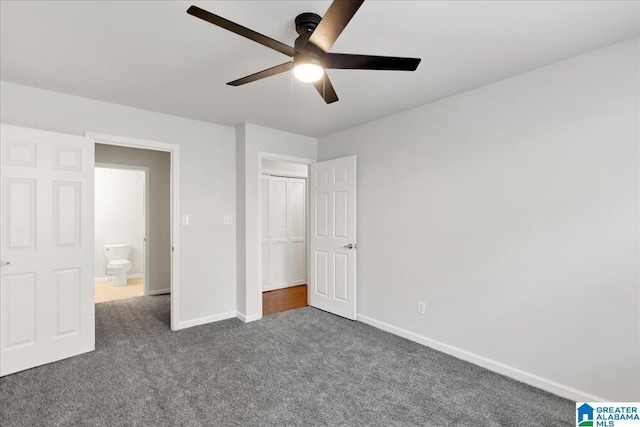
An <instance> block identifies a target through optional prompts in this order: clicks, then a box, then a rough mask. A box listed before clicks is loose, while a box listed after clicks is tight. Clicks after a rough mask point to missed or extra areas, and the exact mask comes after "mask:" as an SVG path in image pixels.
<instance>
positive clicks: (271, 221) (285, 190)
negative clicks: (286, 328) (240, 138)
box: [260, 157, 308, 315]
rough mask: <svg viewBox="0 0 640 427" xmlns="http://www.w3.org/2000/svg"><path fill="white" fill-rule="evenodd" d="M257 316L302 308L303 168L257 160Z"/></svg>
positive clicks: (305, 172)
mask: <svg viewBox="0 0 640 427" xmlns="http://www.w3.org/2000/svg"><path fill="white" fill-rule="evenodd" d="M260 166H261V170H260V172H261V175H260V223H261V226H260V245H261V248H260V249H261V250H260V265H261V275H260V278H261V280H260V285H261V292H262V314H263V315H269V314H274V313H279V312H281V311H286V310H292V309H295V308H301V307H306V306H307V305H308V304H307V292H308V291H307V241H306V235H307V222H308V221H307V197H306V193H307V179H308V166H307V164H303V163H297V162H292V161H284V160H278V159H272V158H266V157H265V158H262V159H261V165H260Z"/></svg>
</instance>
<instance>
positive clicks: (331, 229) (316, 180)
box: [309, 156, 356, 320]
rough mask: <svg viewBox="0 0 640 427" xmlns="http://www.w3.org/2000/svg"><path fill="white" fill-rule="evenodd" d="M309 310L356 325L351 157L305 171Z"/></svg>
mask: <svg viewBox="0 0 640 427" xmlns="http://www.w3.org/2000/svg"><path fill="white" fill-rule="evenodd" d="M310 179H311V181H310V190H309V191H310V195H309V197H310V201H311V215H310V230H311V234H310V238H309V245H310V260H309V267H310V268H309V269H310V274H309V305H311V306H313V307H317V308H319V309H322V310H325V311H328V312H330V313H334V314H337V315H339V316H343V317H346V318H348V319H352V320H355V319H356V156H349V157H343V158H340V159H334V160H327V161H325V162H319V163H315V164H312V165H311V176H310Z"/></svg>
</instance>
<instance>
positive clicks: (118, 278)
mask: <svg viewBox="0 0 640 427" xmlns="http://www.w3.org/2000/svg"><path fill="white" fill-rule="evenodd" d="M102 247H103V248H104V254H105V256H106V257H107V262H108V264H107V270H106V271H105V273H106V274H107V275H109V276H110V277H111V284H112V285H113V286H124V285H126V284H127V272H128V271H129V270H131V261H129V260H128V259H127V258H129V251H130V250H131V245H129V244H128V243H118V244H115V245H103V246H102Z"/></svg>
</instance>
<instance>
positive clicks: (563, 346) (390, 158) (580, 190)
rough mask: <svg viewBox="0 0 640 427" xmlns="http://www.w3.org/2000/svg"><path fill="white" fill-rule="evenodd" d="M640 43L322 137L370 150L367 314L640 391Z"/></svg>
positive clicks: (567, 382) (364, 207)
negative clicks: (421, 311)
mask: <svg viewBox="0 0 640 427" xmlns="http://www.w3.org/2000/svg"><path fill="white" fill-rule="evenodd" d="M638 48H639V46H638V39H635V40H630V41H627V42H624V43H620V44H616V45H613V46H610V47H607V48H604V49H601V50H597V51H594V52H591V53H588V54H585V55H582V56H578V57H575V58H572V59H568V60H565V61H563V62H559V63H557V64H554V65H551V66H548V67H545V68H541V69H538V70H535V71H532V72H530V73H527V74H523V75H520V76H517V77H514V78H510V79H507V80H504V81H501V82H498V83H495V84H492V85H489V86H485V87H482V88H479V89H476V90H473V91H469V92H466V93H463V94H460V95H457V96H454V97H451V98H448V99H444V100H442V101H438V102H435V103H433V104H429V105H425V106H423V107H420V108H416V109H413V110H410V111H407V112H404V113H401V114H397V115H394V116H390V117H387V118H384V119H381V120H378V121H375V122H371V123H369V124H366V125H363V126H360V127H357V128H354V129H351V130H347V131H345V132H342V133H338V134H335V135H331V136H328V137H325V138H321V139H320V141H319V148H318V151H319V153H318V157H319V160H325V159H330V158H335V157H340V156H345V155H351V154H356V155H357V156H358V236H359V241H358V271H357V275H358V301H357V302H358V313H359V316H360V319H362V320H367V321H369V322H371V323H375V322H374V321H380V322H385V323H386V324H387V326H386V327H387V328H388V329H393V330H395V331H396V332H400V333H403V334H405V335H407V336H411V337H412V338H414V339H417V340H419V341H420V340H421V341H422V342H428V343H431V344H433V345H435V346H437V347H439V348H441V349H444V350H446V351H449V352H451V353H454V354H457V355H458V356H460V357H463V358H467V359H469V360H474V361H475V362H476V363H480V364H484V365H485V366H490V367H491V368H492V369H496V370H499V371H502V372H505V373H508V374H510V375H513V376H516V377H519V378H521V379H523V380H525V381H528V382H530V383H534V384H537V385H540V386H542V387H544V388H547V389H550V390H553V391H555V392H557V393H560V394H563V395H565V396H568V397H573V398H574V399H581V398H586V397H588V396H587V395H591V396H592V397H593V396H596V397H601V398H604V399H608V400H618V401H638V400H640V309H639V305H640V295H639V277H638V276H639V273H638V271H639V270H638V259H639V248H638V247H639V234H638V218H639V214H640V212H639V201H638V195H639V185H638V172H639V170H638V156H639V150H638V142H639V135H638V117H639V116H638V114H639V111H640V107H639V101H638V94H639V83H638V80H639V75H640V72H639V66H638V64H639V57H638V51H639V49H638ZM431 84H436V85H437V82H432V83H431ZM418 300H422V301H425V302H426V305H427V313H426V315H423V316H421V315H418V314H417V313H416V304H417V301H418ZM376 324H377V325H378V326H384V325H382V324H381V323H376ZM394 328H396V329H394ZM398 328H399V329H398ZM411 334H413V335H411ZM431 340H435V341H431ZM483 358H484V359H483ZM529 374H530V375H529ZM587 400H588V399H587Z"/></svg>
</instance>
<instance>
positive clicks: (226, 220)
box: [222, 216, 233, 225]
mask: <svg viewBox="0 0 640 427" xmlns="http://www.w3.org/2000/svg"><path fill="white" fill-rule="evenodd" d="M222 223H223V224H224V225H231V224H233V217H232V216H225V217H223V218H222Z"/></svg>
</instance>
